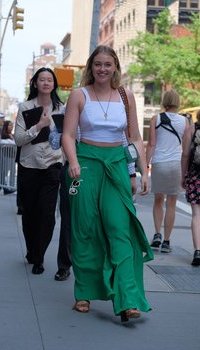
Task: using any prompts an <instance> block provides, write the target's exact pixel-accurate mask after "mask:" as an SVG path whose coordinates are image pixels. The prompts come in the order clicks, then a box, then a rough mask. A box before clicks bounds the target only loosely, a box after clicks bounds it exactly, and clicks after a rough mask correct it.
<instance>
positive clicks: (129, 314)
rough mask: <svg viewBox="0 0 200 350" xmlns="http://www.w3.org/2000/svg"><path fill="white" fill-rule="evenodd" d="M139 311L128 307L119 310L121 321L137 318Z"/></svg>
mask: <svg viewBox="0 0 200 350" xmlns="http://www.w3.org/2000/svg"><path fill="white" fill-rule="evenodd" d="M140 316H141V314H140V311H139V310H137V309H129V310H125V311H122V312H121V322H127V321H128V320H129V318H139V317H140Z"/></svg>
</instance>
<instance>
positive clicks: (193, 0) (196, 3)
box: [190, 0, 199, 9]
mask: <svg viewBox="0 0 200 350" xmlns="http://www.w3.org/2000/svg"><path fill="white" fill-rule="evenodd" d="M190 7H191V8H192V9H198V8H199V1H198V0H191V1H190Z"/></svg>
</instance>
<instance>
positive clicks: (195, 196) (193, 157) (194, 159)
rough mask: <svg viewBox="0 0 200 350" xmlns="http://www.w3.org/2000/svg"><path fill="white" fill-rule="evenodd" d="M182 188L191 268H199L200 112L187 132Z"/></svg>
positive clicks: (184, 146)
mask: <svg viewBox="0 0 200 350" xmlns="http://www.w3.org/2000/svg"><path fill="white" fill-rule="evenodd" d="M182 186H183V188H185V191H186V199H187V202H188V203H190V205H191V208H192V222H191V229H192V240H193V247H194V256H193V260H192V265H193V266H200V110H199V111H198V112H197V121H196V123H195V124H194V125H191V126H190V128H188V130H187V137H186V142H185V143H184V145H183V153H182Z"/></svg>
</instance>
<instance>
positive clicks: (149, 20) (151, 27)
mask: <svg viewBox="0 0 200 350" xmlns="http://www.w3.org/2000/svg"><path fill="white" fill-rule="evenodd" d="M147 31H148V32H150V33H154V23H153V18H150V17H148V18H147Z"/></svg>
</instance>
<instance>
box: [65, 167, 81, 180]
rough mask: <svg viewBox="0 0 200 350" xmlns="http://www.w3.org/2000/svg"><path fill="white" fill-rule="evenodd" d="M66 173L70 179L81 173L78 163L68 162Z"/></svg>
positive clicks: (77, 176)
mask: <svg viewBox="0 0 200 350" xmlns="http://www.w3.org/2000/svg"><path fill="white" fill-rule="evenodd" d="M68 173H69V176H70V177H71V178H72V179H77V178H79V177H80V174H81V168H80V165H79V163H74V164H69V167H68Z"/></svg>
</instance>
